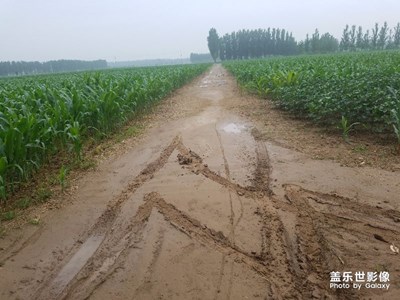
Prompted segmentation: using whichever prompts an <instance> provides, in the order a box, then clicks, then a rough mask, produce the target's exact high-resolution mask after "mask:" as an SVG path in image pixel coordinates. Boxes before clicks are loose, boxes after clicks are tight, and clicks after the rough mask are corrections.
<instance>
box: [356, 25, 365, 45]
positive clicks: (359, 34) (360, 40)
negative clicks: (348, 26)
mask: <svg viewBox="0 0 400 300" xmlns="http://www.w3.org/2000/svg"><path fill="white" fill-rule="evenodd" d="M363 42H364V41H363V30H362V27H361V26H358V29H357V38H356V49H357V50H361V49H362V48H363Z"/></svg>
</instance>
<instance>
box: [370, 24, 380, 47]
mask: <svg viewBox="0 0 400 300" xmlns="http://www.w3.org/2000/svg"><path fill="white" fill-rule="evenodd" d="M378 38H379V25H378V23H375V27H374V28H372V37H371V47H372V49H374V50H375V49H377V48H378Z"/></svg>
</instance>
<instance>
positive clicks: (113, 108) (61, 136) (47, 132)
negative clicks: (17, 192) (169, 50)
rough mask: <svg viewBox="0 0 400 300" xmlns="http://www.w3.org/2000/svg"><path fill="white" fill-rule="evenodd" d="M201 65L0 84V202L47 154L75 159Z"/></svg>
mask: <svg viewBox="0 0 400 300" xmlns="http://www.w3.org/2000/svg"><path fill="white" fill-rule="evenodd" d="M207 67H208V66H207V65H187V66H174V67H158V68H138V69H121V70H109V71H102V72H90V73H74V74H59V75H51V76H32V77H22V78H12V79H2V80H0V199H1V198H3V199H4V198H6V196H7V194H8V193H9V192H10V190H12V189H13V188H14V186H15V184H16V183H19V182H21V181H24V180H27V179H28V178H29V176H31V175H32V173H33V172H34V171H35V170H37V169H38V168H39V167H40V165H41V164H42V163H43V162H44V161H45V160H46V159H48V158H49V156H50V155H54V154H56V153H57V152H58V151H62V150H66V149H69V150H71V151H73V152H74V153H75V155H76V157H77V158H80V155H81V151H82V146H83V144H84V141H85V139H87V138H88V137H89V136H102V135H104V134H106V133H109V132H112V131H113V130H115V129H116V128H118V127H119V126H121V125H122V124H123V123H124V122H126V120H127V119H129V118H131V117H132V116H133V115H134V114H136V113H138V112H140V111H142V110H144V109H146V108H148V107H150V106H151V105H152V104H153V103H155V102H156V101H158V100H159V99H161V98H163V97H165V96H166V95H168V94H169V93H170V92H171V91H173V90H174V89H177V88H178V87H180V86H182V85H183V84H185V83H186V82H188V81H189V80H191V79H193V78H194V77H196V76H198V75H200V74H201V73H202V72H204V71H205V69H206V68H207Z"/></svg>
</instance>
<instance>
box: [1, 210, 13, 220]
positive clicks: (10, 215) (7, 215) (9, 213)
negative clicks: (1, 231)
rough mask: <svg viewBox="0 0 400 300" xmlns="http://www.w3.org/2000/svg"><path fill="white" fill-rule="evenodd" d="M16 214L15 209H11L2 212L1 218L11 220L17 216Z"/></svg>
mask: <svg viewBox="0 0 400 300" xmlns="http://www.w3.org/2000/svg"><path fill="white" fill-rule="evenodd" d="M15 216H16V213H15V211H13V210H10V211H6V212H4V213H2V214H1V217H0V219H1V220H2V221H11V220H12V219H14V218H15Z"/></svg>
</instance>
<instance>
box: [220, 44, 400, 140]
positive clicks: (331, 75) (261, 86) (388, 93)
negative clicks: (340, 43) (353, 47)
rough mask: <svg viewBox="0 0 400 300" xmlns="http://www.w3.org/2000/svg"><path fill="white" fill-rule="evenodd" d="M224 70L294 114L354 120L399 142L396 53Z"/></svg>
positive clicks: (231, 65)
mask: <svg viewBox="0 0 400 300" xmlns="http://www.w3.org/2000/svg"><path fill="white" fill-rule="evenodd" d="M224 66H225V67H226V68H227V69H228V70H229V71H230V72H231V73H232V74H233V75H234V76H235V77H236V78H237V81H238V82H239V84H240V85H241V86H243V87H245V88H246V89H248V90H250V91H252V92H256V93H258V94H259V95H260V96H261V97H266V98H269V99H271V100H272V101H273V102H274V103H275V104H276V105H277V106H278V107H280V108H282V109H285V110H287V111H289V112H291V113H293V114H294V115H296V116H299V117H305V118H309V119H311V120H313V121H315V122H318V123H322V124H329V125H337V124H339V123H341V121H342V120H344V121H346V122H347V124H352V123H356V122H357V123H358V122H359V123H361V124H362V125H363V127H366V128H368V129H369V130H373V131H383V130H391V131H393V129H394V131H395V133H397V135H398V137H399V142H400V136H399V130H400V122H399V118H400V52H399V51H383V52H359V53H342V54H335V55H316V56H296V57H284V58H283V57H282V58H271V59H264V60H248V61H229V62H225V63H224ZM342 125H344V124H343V122H342ZM347 126H349V125H347ZM360 126H361V125H360Z"/></svg>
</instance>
